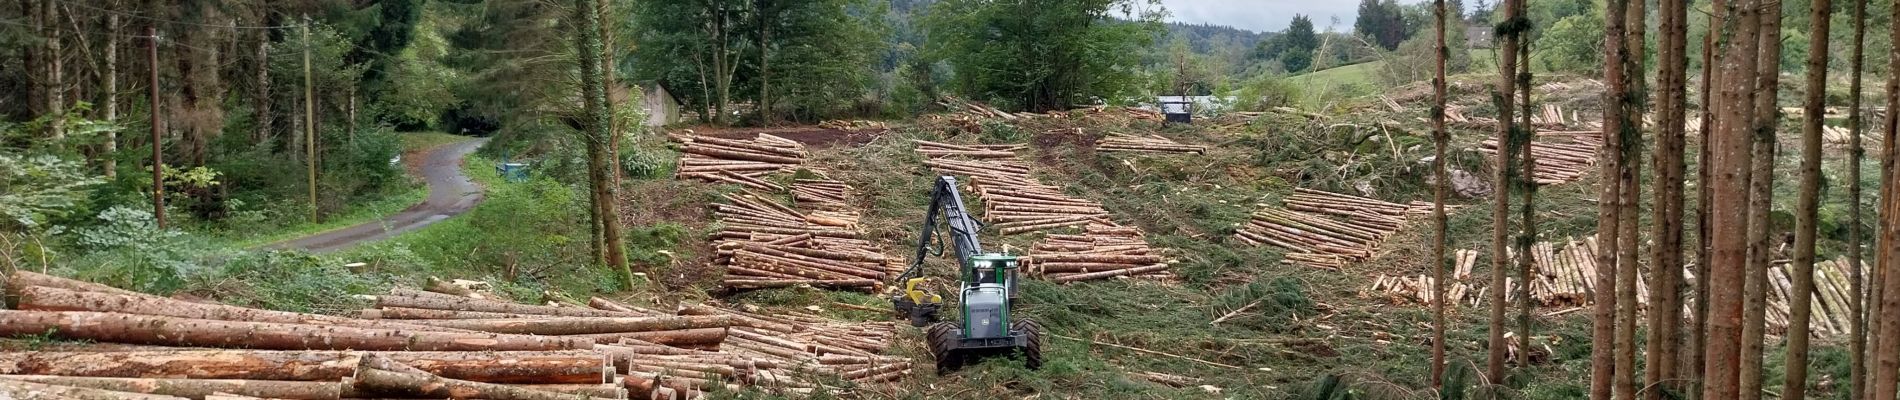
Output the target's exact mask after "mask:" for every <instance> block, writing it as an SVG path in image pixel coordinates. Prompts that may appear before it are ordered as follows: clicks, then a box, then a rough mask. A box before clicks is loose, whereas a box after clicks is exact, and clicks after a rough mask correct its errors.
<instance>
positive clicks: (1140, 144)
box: [1095, 133, 1207, 154]
mask: <svg viewBox="0 0 1900 400" xmlns="http://www.w3.org/2000/svg"><path fill="white" fill-rule="evenodd" d="M1095 150H1097V151H1109V152H1141V153H1194V154H1207V146H1200V145H1187V144H1181V143H1179V142H1175V141H1174V140H1172V139H1168V138H1165V137H1161V135H1148V136H1134V135H1126V134H1119V133H1109V134H1108V137H1105V138H1102V140H1101V141H1098V142H1096V143H1095Z"/></svg>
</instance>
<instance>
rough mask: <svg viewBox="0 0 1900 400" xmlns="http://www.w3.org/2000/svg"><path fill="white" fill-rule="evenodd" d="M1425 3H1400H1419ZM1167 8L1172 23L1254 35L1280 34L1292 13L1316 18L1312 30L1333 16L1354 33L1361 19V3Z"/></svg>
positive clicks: (1172, 1)
mask: <svg viewBox="0 0 1900 400" xmlns="http://www.w3.org/2000/svg"><path fill="white" fill-rule="evenodd" d="M1419 1H1423V0H1399V2H1400V3H1406V4H1411V3H1417V2H1419ZM1161 4H1162V5H1163V6H1165V7H1167V8H1168V13H1169V14H1172V15H1170V16H1169V17H1168V20H1169V21H1177V22H1185V23H1191V24H1197V23H1209V24H1214V25H1227V26H1232V27H1235V28H1240V29H1246V30H1250V31H1255V32H1279V31H1280V30H1282V29H1286V24H1287V23H1288V22H1292V21H1293V14H1304V15H1308V16H1311V17H1312V18H1313V29H1317V30H1320V31H1325V30H1326V27H1327V25H1331V24H1332V23H1333V22H1332V19H1333V18H1334V17H1338V18H1339V24H1338V25H1337V26H1334V27H1333V29H1334V30H1338V31H1347V30H1352V20H1353V18H1356V17H1358V16H1359V2H1357V1H1353V0H1161Z"/></svg>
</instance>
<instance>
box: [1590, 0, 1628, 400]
mask: <svg viewBox="0 0 1900 400" xmlns="http://www.w3.org/2000/svg"><path fill="white" fill-rule="evenodd" d="M1629 2H1630V0H1610V1H1609V2H1608V5H1607V8H1606V9H1605V11H1604V25H1603V26H1604V29H1603V43H1604V60H1603V65H1605V66H1607V67H1608V68H1604V69H1603V71H1604V74H1603V81H1604V84H1605V85H1607V86H1606V87H1605V88H1604V94H1603V149H1602V151H1601V152H1600V153H1599V156H1598V159H1600V160H1602V163H1603V165H1602V169H1603V170H1602V177H1603V178H1602V182H1601V183H1599V186H1601V187H1600V189H1599V192H1598V193H1599V197H1598V201H1597V238H1596V240H1597V244H1598V245H1599V246H1601V247H1603V250H1601V251H1598V252H1597V257H1596V265H1597V271H1596V272H1597V273H1596V285H1594V286H1595V287H1596V288H1597V290H1596V292H1595V293H1594V294H1595V297H1596V305H1595V308H1593V309H1592V312H1591V316H1592V317H1593V319H1592V324H1591V328H1592V329H1591V342H1592V343H1595V345H1593V346H1590V398H1591V399H1594V400H1607V399H1609V398H1610V395H1611V393H1612V390H1613V389H1614V387H1615V379H1616V377H1617V376H1619V375H1618V372H1619V371H1617V368H1618V367H1620V366H1621V365H1622V364H1620V363H1618V362H1617V359H1616V356H1617V352H1616V343H1617V342H1616V336H1617V322H1619V321H1618V320H1617V302H1618V301H1619V297H1618V296H1617V293H1616V288H1618V286H1617V277H1618V276H1619V275H1618V273H1617V266H1618V264H1617V260H1616V257H1617V255H1618V254H1619V253H1618V252H1617V251H1616V246H1617V243H1619V242H1618V241H1617V235H1619V234H1621V233H1622V230H1620V229H1618V227H1617V225H1618V224H1620V223H1622V218H1618V214H1619V213H1620V212H1621V211H1622V208H1621V207H1619V206H1618V205H1617V202H1618V200H1619V199H1621V198H1622V190H1621V188H1620V185H1621V184H1622V179H1619V176H1618V174H1620V173H1621V172H1622V167H1621V166H1620V164H1621V162H1622V161H1623V157H1622V148H1623V140H1622V139H1621V138H1622V134H1623V129H1622V126H1623V125H1624V124H1626V123H1628V121H1629V118H1627V117H1626V116H1625V115H1624V113H1626V112H1627V111H1628V110H1625V109H1624V107H1625V105H1626V104H1627V102H1626V101H1625V100H1624V99H1623V97H1624V96H1625V95H1627V94H1628V92H1627V91H1626V87H1627V86H1628V83H1627V82H1626V81H1627V77H1626V76H1625V74H1627V73H1628V72H1629V71H1628V70H1626V69H1624V68H1620V67H1616V66H1620V65H1623V60H1624V59H1627V58H1629V51H1628V50H1627V49H1625V48H1624V46H1626V45H1627V44H1628V42H1626V41H1624V40H1623V36H1624V34H1625V32H1626V27H1627V25H1628V23H1627V17H1628V13H1627V12H1626V10H1628V7H1629Z"/></svg>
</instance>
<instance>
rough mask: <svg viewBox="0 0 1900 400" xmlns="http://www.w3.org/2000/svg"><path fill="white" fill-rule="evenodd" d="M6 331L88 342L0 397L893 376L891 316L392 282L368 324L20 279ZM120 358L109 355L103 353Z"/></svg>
mask: <svg viewBox="0 0 1900 400" xmlns="http://www.w3.org/2000/svg"><path fill="white" fill-rule="evenodd" d="M7 288H8V290H7V294H8V295H9V297H11V298H14V299H16V300H17V302H16V304H17V305H16V310H9V311H0V336H32V335H48V336H50V337H54V338H60V339H71V340H81V341H86V342H88V343H86V344H76V345H56V346H57V347H60V348H61V349H60V351H30V352H8V353H0V396H5V395H11V397H22V396H26V395H27V394H28V393H38V394H48V393H51V394H54V396H51V397H43V398H72V397H77V398H88V399H140V400H175V399H194V400H201V399H227V400H229V399H244V398H271V399H299V400H336V399H347V398H410V399H448V398H458V399H460V398H483V399H518V400H556V399H574V398H577V397H578V398H597V399H627V398H630V397H632V398H652V399H680V398H686V399H692V398H700V397H702V396H703V392H702V391H703V390H706V389H709V388H713V387H721V386H723V387H725V388H727V389H744V388H747V387H753V388H759V389H762V390H766V391H771V392H780V393H790V394H803V393H809V392H811V391H813V390H815V389H816V388H819V387H820V383H818V382H826V381H829V380H830V379H839V378H842V379H844V380H849V381H855V382H861V383H870V382H883V381H889V380H895V379H899V378H901V377H902V376H905V375H906V374H908V373H909V370H910V367H909V361H908V360H905V359H902V358H894V357H888V356H882V355H878V354H877V353H879V352H881V351H882V350H883V349H884V348H886V347H888V346H889V343H890V339H891V337H892V335H893V329H894V327H893V326H891V324H889V323H872V324H847V323H840V322H836V321H830V320H827V319H823V318H818V317H815V316H810V315H804V314H796V313H790V314H783V315H765V314H761V313H757V312H747V311H738V310H728V309H721V308H716V307H709V306H691V307H686V308H685V309H683V310H681V311H679V312H677V313H668V312H660V311H655V310H651V309H646V308H640V307H633V306H627V305H622V304H619V303H614V302H611V301H607V300H605V299H598V298H596V299H593V301H591V302H590V305H592V307H591V308H590V307H582V306H578V305H572V304H566V303H560V302H551V303H550V305H527V304H517V303H511V302H504V301H497V300H489V299H480V298H474V297H468V296H464V295H455V294H447V293H435V292H426V291H417V290H406V289H394V290H391V291H390V292H389V294H387V295H382V296H364V297H366V298H368V299H369V300H371V301H373V302H374V304H375V305H376V306H375V308H372V309H367V310H363V311H362V312H361V314H362V317H363V318H349V317H340V316H331V315H320V314H304V313H294V312H282V311H271V310H262V309H253V308H244V307H235V306H228V305H220V304H215V303H207V302H190V301H184V300H176V299H171V298H166V297H159V296H153V295H147V294H143V293H137V292H131V291H126V290H121V289H117V288H112V287H108V286H103V285H97V284H92V283H87V282H80V281H74V280H68V279H63V278H57V277H52V276H47V275H41V274H35V273H31V272H16V273H14V274H13V275H12V276H10V277H9V279H8V281H7ZM101 347H103V348H105V349H109V351H99V350H97V348H101Z"/></svg>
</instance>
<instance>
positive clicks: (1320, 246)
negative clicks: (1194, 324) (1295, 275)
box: [1234, 188, 1417, 271]
mask: <svg viewBox="0 0 1900 400" xmlns="http://www.w3.org/2000/svg"><path fill="white" fill-rule="evenodd" d="M1415 210H1416V207H1415V206H1414V205H1411V204H1398V203H1392V202H1387V201H1383V200H1378V199H1370V198H1365V197H1359V196H1352V195H1345V194H1339V193H1331V192H1325V191H1319V190H1312V189H1306V188H1299V189H1295V190H1294V193H1293V195H1292V196H1288V197H1287V198H1286V199H1285V208H1283V209H1282V208H1272V207H1268V208H1262V209H1261V210H1259V211H1256V212H1254V214H1253V218H1251V219H1250V220H1249V221H1248V222H1247V224H1246V225H1245V226H1242V227H1240V229H1238V230H1237V231H1236V232H1235V236H1234V237H1235V239H1236V240H1239V241H1241V242H1243V243H1247V244H1250V245H1254V246H1261V245H1272V246H1275V247H1280V248H1284V249H1287V250H1292V251H1293V252H1292V253H1287V254H1286V255H1285V258H1283V259H1282V260H1283V262H1285V263H1288V264H1294V265H1302V266H1308V267H1314V268H1322V269H1330V270H1335V271H1338V270H1344V269H1345V268H1346V266H1347V265H1348V264H1350V263H1354V262H1359V261H1364V260H1366V259H1368V258H1371V257H1372V255H1373V253H1374V252H1375V251H1376V250H1377V249H1378V247H1379V245H1380V244H1382V243H1384V242H1385V238H1386V237H1388V236H1391V235H1392V233H1394V232H1398V230H1399V228H1400V227H1401V226H1402V225H1403V224H1404V223H1405V218H1406V217H1407V216H1410V215H1416V213H1417V211H1415Z"/></svg>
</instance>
